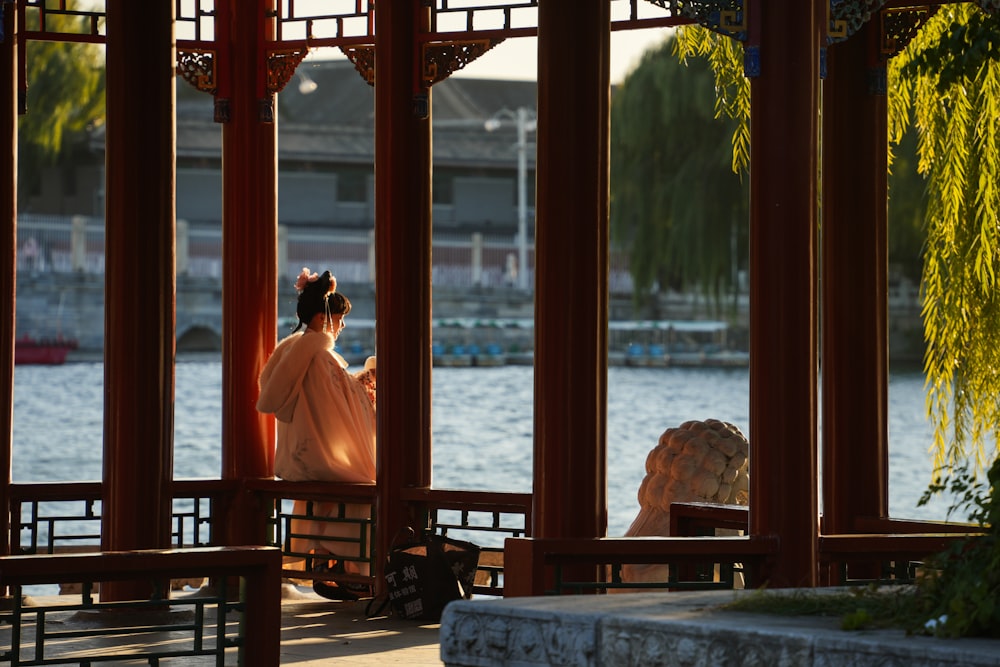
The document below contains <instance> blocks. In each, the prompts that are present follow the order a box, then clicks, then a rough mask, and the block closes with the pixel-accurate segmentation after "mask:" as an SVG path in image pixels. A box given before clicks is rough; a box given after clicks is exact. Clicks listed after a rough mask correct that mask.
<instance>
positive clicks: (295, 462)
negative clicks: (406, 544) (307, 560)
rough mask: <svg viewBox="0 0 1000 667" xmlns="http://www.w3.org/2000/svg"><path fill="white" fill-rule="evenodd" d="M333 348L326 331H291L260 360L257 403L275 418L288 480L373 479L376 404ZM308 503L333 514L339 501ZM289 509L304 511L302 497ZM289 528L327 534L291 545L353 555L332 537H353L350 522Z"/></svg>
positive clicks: (278, 464) (280, 462) (279, 459)
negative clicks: (268, 354)
mask: <svg viewBox="0 0 1000 667" xmlns="http://www.w3.org/2000/svg"><path fill="white" fill-rule="evenodd" d="M333 347H334V338H333V336H331V335H330V334H327V333H322V332H317V331H310V330H306V331H305V332H304V333H294V334H292V335H290V336H288V337H287V338H285V339H284V340H282V341H281V342H280V343H278V346H277V347H276V348H275V350H274V353H273V354H272V355H271V358H270V359H268V361H267V363H266V364H265V365H264V369H263V371H262V372H261V375H260V396H259V398H258V399H257V409H258V410H259V411H260V412H265V413H273V414H274V416H275V418H276V419H277V448H276V450H275V457H274V470H275V474H276V475H277V476H278V477H280V478H282V479H286V480H290V481H308V480H318V481H330V482H360V483H374V481H375V408H374V406H373V405H372V401H371V400H369V398H368V394H367V392H366V390H365V388H364V386H363V384H362V383H361V381H359V379H358V378H357V377H355V376H354V375H352V374H351V373H349V372H348V371H347V362H346V361H345V360H344V359H343V357H341V356H340V355H339V354H337V353H336V352H335V351H334V349H333ZM313 509H314V514H316V515H319V516H336V512H337V509H338V505H337V504H336V503H314V508H313ZM345 509H346V515H347V517H348V518H357V519H361V518H368V517H369V516H370V513H371V507H370V506H368V505H357V504H351V505H347V506H346V508H345ZM294 511H295V513H296V514H302V513H304V512H305V503H304V502H299V501H296V503H295V510H294ZM352 529H353V530H352ZM293 530H294V531H295V532H305V533H309V534H314V535H317V538H318V537H319V536H326V537H330V538H333V539H330V540H321V539H312V540H302V541H300V540H294V541H293V545H292V548H293V550H295V551H298V552H308V551H313V550H315V551H316V552H318V553H321V552H324V551H327V552H331V553H335V554H339V555H343V556H357V555H358V549H357V546H356V545H353V544H346V543H343V542H338V541H337V540H336V538H337V537H351V538H354V539H357V537H358V532H357V530H356V527H354V526H350V525H345V524H326V523H319V522H316V523H313V522H301V521H295V522H293ZM369 545H370V541H369ZM346 565H347V566H348V567H347V570H348V571H349V572H350V571H355V572H357V571H361V572H364V573H366V572H367V567H364V566H363V565H364V564H362V567H360V568H355V567H354V566H355V565H357V564H356V563H351V562H348V563H347V564H346Z"/></svg>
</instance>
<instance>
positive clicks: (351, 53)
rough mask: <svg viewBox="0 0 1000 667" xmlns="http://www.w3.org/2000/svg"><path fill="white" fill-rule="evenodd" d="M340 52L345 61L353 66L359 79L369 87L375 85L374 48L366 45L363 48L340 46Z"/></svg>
mask: <svg viewBox="0 0 1000 667" xmlns="http://www.w3.org/2000/svg"><path fill="white" fill-rule="evenodd" d="M340 51H341V52H342V53H343V54H344V55H345V56H347V59H348V60H350V61H351V64H353V65H354V69H356V70H357V71H358V74H360V75H361V78H362V79H364V80H365V81H366V82H367V83H368V85H369V86H374V85H375V47H374V46H372V45H370V44H366V45H363V46H341V47H340Z"/></svg>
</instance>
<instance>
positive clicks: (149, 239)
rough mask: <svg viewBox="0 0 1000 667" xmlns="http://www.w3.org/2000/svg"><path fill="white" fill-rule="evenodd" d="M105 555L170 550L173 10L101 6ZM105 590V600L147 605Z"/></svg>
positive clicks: (118, 588) (124, 589) (116, 589)
mask: <svg viewBox="0 0 1000 667" xmlns="http://www.w3.org/2000/svg"><path fill="white" fill-rule="evenodd" d="M107 13H108V25H107V139H106V157H105V160H106V174H107V176H106V184H105V188H106V192H107V214H106V227H105V256H106V260H105V288H104V293H105V308H104V311H105V312H104V485H103V494H102V505H103V513H102V547H103V548H104V549H110V550H131V549H144V548H162V547H166V546H167V545H169V543H170V514H171V502H170V498H171V493H170V481H171V477H172V472H173V469H172V465H173V426H174V423H173V418H174V330H175V314H174V309H175V284H174V278H175V276H174V267H175V241H174V221H175V212H176V208H175V199H174V189H175V188H174V185H175V171H174V155H175V148H176V145H175V135H174V86H175V79H174V63H175V54H174V42H173V37H174V33H173V24H174V3H173V2H172V1H171V0H156V1H154V2H145V3H141V4H138V3H135V2H131V1H129V0H108V3H107ZM148 594H149V585H148V583H138V582H137V583H134V584H133V583H131V582H120V583H115V584H111V583H107V584H105V585H104V586H102V588H101V597H102V598H103V599H109V600H115V599H130V598H132V597H134V596H137V595H138V596H141V595H148Z"/></svg>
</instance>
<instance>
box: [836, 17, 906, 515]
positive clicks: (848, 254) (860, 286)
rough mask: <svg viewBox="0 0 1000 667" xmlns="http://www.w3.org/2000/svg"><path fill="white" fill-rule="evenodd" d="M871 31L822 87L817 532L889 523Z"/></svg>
mask: <svg viewBox="0 0 1000 667" xmlns="http://www.w3.org/2000/svg"><path fill="white" fill-rule="evenodd" d="M879 30H880V27H879V25H878V22H877V21H870V22H869V23H867V24H866V25H865V26H864V28H862V29H861V30H860V31H859V32H858V33H856V34H855V35H853V36H851V37H850V38H849V39H847V40H846V41H844V42H841V43H838V44H834V45H832V46H831V47H830V48H829V49H828V57H827V76H826V79H825V81H824V83H823V226H822V227H823V231H822V238H823V280H822V286H823V329H822V337H823V340H822V351H823V354H822V359H823V371H822V376H823V408H822V410H823V522H824V531H825V532H827V533H849V532H855V531H856V530H857V528H856V527H855V526H854V521H855V519H856V518H858V517H863V516H870V517H884V516H887V515H888V482H887V478H888V425H887V413H886V410H887V407H886V406H887V403H888V374H889V362H888V339H887V335H888V334H887V325H886V318H887V308H888V304H887V299H888V296H887V293H888V279H887V266H888V257H887V250H886V243H887V241H886V237H887V225H888V222H887V217H888V213H887V205H886V187H887V176H886V175H887V155H886V149H887V136H888V131H887V124H886V123H887V121H886V97H885V93H886V91H885V66H884V64H882V63H879V62H877V60H876V59H875V58H873V54H877V53H878V52H877V46H878V36H879V35H878V32H879Z"/></svg>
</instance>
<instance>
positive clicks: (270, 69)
mask: <svg viewBox="0 0 1000 667" xmlns="http://www.w3.org/2000/svg"><path fill="white" fill-rule="evenodd" d="M308 53H309V51H308V50H306V49H276V50H273V51H270V52H268V54H267V91H266V92H267V94H268V95H274V94H275V93H279V92H281V90H282V89H283V88H284V87H285V85H286V84H287V83H288V82H289V81H290V80H291V78H292V76H294V75H295V68H297V67H298V66H299V63H300V62H302V59H303V58H305V57H306V55H308Z"/></svg>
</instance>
